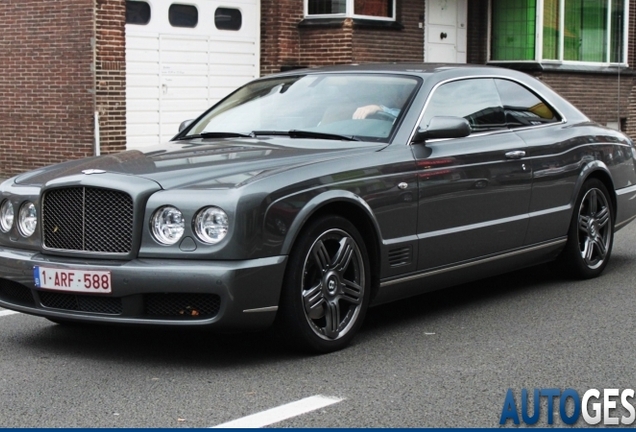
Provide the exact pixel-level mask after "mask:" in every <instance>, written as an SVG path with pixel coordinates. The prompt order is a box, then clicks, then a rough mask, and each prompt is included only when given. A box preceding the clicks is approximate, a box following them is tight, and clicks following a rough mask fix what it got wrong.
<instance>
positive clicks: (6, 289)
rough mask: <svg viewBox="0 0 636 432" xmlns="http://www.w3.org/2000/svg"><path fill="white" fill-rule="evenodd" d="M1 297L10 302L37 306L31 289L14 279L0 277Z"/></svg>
mask: <svg viewBox="0 0 636 432" xmlns="http://www.w3.org/2000/svg"><path fill="white" fill-rule="evenodd" d="M0 299H2V300H4V301H6V302H8V303H16V304H21V305H24V306H35V300H33V294H31V290H30V289H29V288H27V287H25V286H24V285H22V284H19V283H17V282H14V281H10V280H6V279H0Z"/></svg>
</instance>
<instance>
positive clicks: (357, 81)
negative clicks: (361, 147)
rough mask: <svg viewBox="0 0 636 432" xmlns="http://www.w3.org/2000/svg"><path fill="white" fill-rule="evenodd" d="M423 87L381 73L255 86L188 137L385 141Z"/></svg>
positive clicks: (226, 102) (219, 107)
mask: <svg viewBox="0 0 636 432" xmlns="http://www.w3.org/2000/svg"><path fill="white" fill-rule="evenodd" d="M418 84H419V80H418V79H416V78H413V77H406V76H397V75H381V74H367V75H360V74H357V75H354V74H307V75H294V76H286V77H278V78H272V79H266V80H261V81H256V82H252V83H249V84H247V85H245V86H244V87H242V88H240V89H239V90H237V91H236V92H234V93H233V94H231V95H230V96H229V97H228V98H226V99H225V100H223V101H221V102H220V103H219V104H217V105H216V106H215V107H213V108H212V109H211V110H210V111H209V112H208V113H206V115H205V116H204V117H203V118H202V119H201V120H199V121H198V122H197V123H195V124H194V125H193V126H192V127H191V128H190V129H189V130H188V131H187V135H185V136H182V137H179V138H185V137H193V136H199V137H203V138H207V137H219V136H227V137H231V136H241V135H251V136H258V135H287V136H289V137H290V138H320V139H347V140H363V141H376V142H387V141H388V140H389V138H390V136H391V134H392V132H393V129H394V128H395V126H396V125H397V124H398V120H399V119H400V117H401V115H402V114H403V112H404V110H405V108H406V107H407V105H408V103H409V101H410V99H411V96H412V95H413V93H414V91H415V89H416V88H417V86H418Z"/></svg>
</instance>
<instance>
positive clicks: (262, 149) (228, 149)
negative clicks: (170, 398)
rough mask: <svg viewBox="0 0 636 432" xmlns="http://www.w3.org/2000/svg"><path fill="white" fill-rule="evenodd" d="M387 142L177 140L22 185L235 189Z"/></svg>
mask: <svg viewBox="0 0 636 432" xmlns="http://www.w3.org/2000/svg"><path fill="white" fill-rule="evenodd" d="M385 146H386V144H385V143H359V142H347V141H324V140H315V139H291V138H286V137H285V138H272V139H222V140H209V139H206V140H202V139H193V140H189V141H173V142H170V143H167V144H163V145H160V146H155V147H149V148H146V149H143V150H129V151H125V152H122V153H116V154H112V155H104V156H97V157H92V158H87V159H80V160H75V161H69V162H64V163H61V164H57V165H52V166H49V167H45V168H41V169H38V170H35V171H31V172H29V173H26V174H22V175H20V176H18V177H17V178H16V180H15V181H16V183H18V184H22V185H33V186H43V185H45V184H46V183H47V182H48V181H50V180H53V179H58V178H61V177H66V176H74V175H77V174H81V173H82V172H85V173H89V174H99V173H101V172H102V171H105V172H108V173H116V174H122V175H130V176H139V177H143V178H147V179H150V180H153V181H155V182H157V183H158V184H159V185H160V186H161V187H162V188H163V189H173V188H232V187H238V186H241V185H244V184H247V183H249V182H252V181H254V180H256V179H260V178H264V177H268V176H271V175H274V174H278V173H281V172H284V171H287V170H290V169H294V168H298V167H303V166H307V165H312V164H317V163H321V162H324V161H328V160H332V159H336V158H337V159H342V158H343V157H355V156H356V155H359V154H360V153H368V152H373V151H377V150H379V149H381V148H383V147H385Z"/></svg>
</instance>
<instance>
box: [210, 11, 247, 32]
mask: <svg viewBox="0 0 636 432" xmlns="http://www.w3.org/2000/svg"><path fill="white" fill-rule="evenodd" d="M242 24H243V16H242V15H241V11H240V10H238V9H230V8H217V10H216V11H214V25H215V26H216V28H218V29H219V30H234V31H237V30H240V29H241V25H242Z"/></svg>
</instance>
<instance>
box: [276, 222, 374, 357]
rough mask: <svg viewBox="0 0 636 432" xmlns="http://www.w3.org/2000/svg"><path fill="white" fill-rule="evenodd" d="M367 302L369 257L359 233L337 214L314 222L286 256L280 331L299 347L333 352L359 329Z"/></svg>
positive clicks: (345, 344) (279, 316) (315, 351)
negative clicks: (287, 256)
mask: <svg viewBox="0 0 636 432" xmlns="http://www.w3.org/2000/svg"><path fill="white" fill-rule="evenodd" d="M369 298H370V269H369V259H368V255H367V251H366V247H365V244H364V241H363V240H362V237H361V236H360V233H359V232H358V230H357V229H356V228H355V226H354V225H353V224H352V223H351V222H349V221H348V220H346V219H344V218H342V217H339V216H327V217H322V218H319V219H316V220H314V221H312V222H310V223H309V225H308V226H307V227H306V228H305V229H304V230H303V232H302V233H301V234H300V236H299V238H298V239H297V241H296V244H295V246H294V248H293V250H292V253H291V255H290V259H289V262H288V264H287V272H286V276H285V282H284V286H283V293H282V296H281V305H280V310H279V313H278V318H277V319H278V320H279V321H280V322H279V329H278V330H279V332H283V333H285V336H289V340H290V341H291V342H292V343H293V344H294V346H295V347H297V348H301V349H303V350H308V351H311V352H314V353H327V352H332V351H337V350H339V349H342V348H344V347H345V346H347V345H348V344H349V342H350V341H351V339H352V338H353V336H354V335H355V333H356V332H357V331H358V329H359V328H360V326H361V325H362V321H363V320H364V316H365V313H366V309H367V306H368V303H369Z"/></svg>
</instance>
